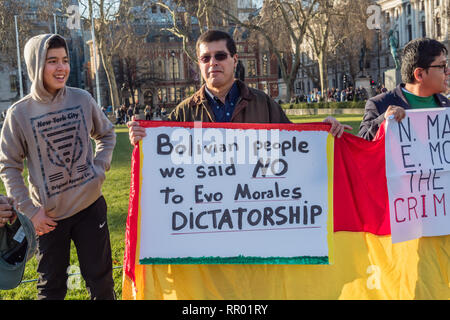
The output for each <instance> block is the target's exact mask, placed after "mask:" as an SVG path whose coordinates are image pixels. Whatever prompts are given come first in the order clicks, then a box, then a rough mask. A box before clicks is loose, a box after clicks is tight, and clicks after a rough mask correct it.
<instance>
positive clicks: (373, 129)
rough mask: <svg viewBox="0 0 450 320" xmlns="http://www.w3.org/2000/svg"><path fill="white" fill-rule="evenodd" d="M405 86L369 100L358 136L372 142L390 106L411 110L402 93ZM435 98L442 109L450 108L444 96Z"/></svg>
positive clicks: (401, 85) (437, 95) (439, 95)
mask: <svg viewBox="0 0 450 320" xmlns="http://www.w3.org/2000/svg"><path fill="white" fill-rule="evenodd" d="M404 86H405V85H404V84H403V83H402V84H399V85H398V86H397V87H396V88H395V89H393V90H391V91H389V92H386V93H382V94H379V95H377V96H375V97H373V98H370V99H369V100H367V102H366V106H365V110H364V117H363V120H362V122H361V125H360V126H359V133H358V136H360V137H361V138H364V139H366V140H369V141H371V140H372V139H373V138H374V137H375V135H376V133H377V131H378V128H379V126H380V124H381V123H382V122H383V121H384V112H385V111H386V110H387V108H388V107H389V106H391V105H392V106H399V107H402V108H404V109H406V110H407V109H411V106H410V105H409V104H408V101H407V100H406V98H405V95H404V94H403V91H402V87H404ZM434 96H435V98H436V101H437V103H438V104H439V106H440V107H450V102H449V100H448V99H447V98H446V97H444V96H443V95H442V94H435V95H434Z"/></svg>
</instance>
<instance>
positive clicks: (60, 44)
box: [47, 35, 69, 54]
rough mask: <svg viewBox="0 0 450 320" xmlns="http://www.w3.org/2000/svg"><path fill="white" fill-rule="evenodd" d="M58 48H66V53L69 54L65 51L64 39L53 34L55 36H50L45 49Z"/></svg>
mask: <svg viewBox="0 0 450 320" xmlns="http://www.w3.org/2000/svg"><path fill="white" fill-rule="evenodd" d="M58 48H64V49H65V50H66V53H67V54H69V53H68V52H67V45H66V40H65V39H64V38H63V37H61V36H60V35H55V36H53V37H51V38H50V40H49V41H48V44H47V50H49V49H58Z"/></svg>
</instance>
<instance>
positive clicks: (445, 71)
mask: <svg viewBox="0 0 450 320" xmlns="http://www.w3.org/2000/svg"><path fill="white" fill-rule="evenodd" d="M427 68H442V69H444V73H447V71H448V63H446V64H441V65H438V66H428V67H427Z"/></svg>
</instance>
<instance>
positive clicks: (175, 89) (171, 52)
mask: <svg viewBox="0 0 450 320" xmlns="http://www.w3.org/2000/svg"><path fill="white" fill-rule="evenodd" d="M170 55H171V56H172V58H173V60H172V78H173V101H174V102H175V103H176V99H177V88H176V86H175V51H174V50H172V51H170Z"/></svg>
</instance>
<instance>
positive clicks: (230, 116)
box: [127, 30, 351, 145]
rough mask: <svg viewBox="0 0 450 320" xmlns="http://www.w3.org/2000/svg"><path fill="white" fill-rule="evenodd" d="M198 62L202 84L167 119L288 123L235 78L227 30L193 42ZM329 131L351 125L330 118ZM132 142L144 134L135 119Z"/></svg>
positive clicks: (265, 97)
mask: <svg viewBox="0 0 450 320" xmlns="http://www.w3.org/2000/svg"><path fill="white" fill-rule="evenodd" d="M196 50H197V57H198V64H199V67H200V71H201V75H202V78H203V80H204V81H205V85H204V86H202V87H201V88H200V90H199V91H197V92H196V93H194V95H192V96H191V97H189V98H187V99H186V100H184V101H183V102H181V103H180V104H179V105H178V106H177V107H176V108H175V110H173V111H172V112H171V113H170V115H169V120H170V121H188V122H191V121H203V122H241V123H290V121H289V119H288V118H287V116H286V114H285V113H284V111H283V110H282V109H281V107H280V105H279V104H277V103H276V102H275V101H273V99H272V98H270V97H269V96H268V95H266V94H265V93H264V92H262V91H260V90H256V89H253V88H249V87H248V86H247V85H246V84H245V83H244V82H242V81H240V80H237V79H235V77H234V74H235V68H236V66H237V63H238V58H237V54H236V45H235V43H234V41H233V39H232V38H231V37H230V35H229V34H228V33H226V32H222V31H217V30H210V31H206V32H205V33H203V34H202V35H200V37H199V39H198V40H197V45H196ZM324 122H328V123H331V127H330V133H331V134H332V135H333V136H337V137H340V136H341V135H342V133H343V132H344V130H345V129H350V130H351V127H350V126H347V125H343V124H341V123H340V122H339V121H337V120H336V119H335V118H333V117H327V118H326V119H325V120H324ZM127 125H128V127H129V137H130V142H131V143H132V144H133V145H134V144H135V143H137V142H138V141H139V140H141V139H142V138H143V137H144V136H145V128H142V127H140V126H139V123H138V122H137V121H130V122H128V123H127Z"/></svg>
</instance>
